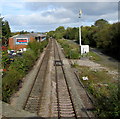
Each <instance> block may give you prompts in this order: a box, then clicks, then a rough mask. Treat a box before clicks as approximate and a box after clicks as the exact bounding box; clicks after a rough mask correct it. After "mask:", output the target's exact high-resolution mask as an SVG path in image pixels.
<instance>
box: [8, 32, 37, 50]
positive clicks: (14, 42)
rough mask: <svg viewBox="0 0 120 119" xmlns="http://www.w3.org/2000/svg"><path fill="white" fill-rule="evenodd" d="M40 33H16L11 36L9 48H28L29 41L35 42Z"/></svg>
mask: <svg viewBox="0 0 120 119" xmlns="http://www.w3.org/2000/svg"><path fill="white" fill-rule="evenodd" d="M37 35H38V34H32V33H31V34H21V35H15V36H13V37H10V38H9V48H10V49H12V50H19V49H22V48H26V47H27V45H28V42H33V41H35V40H36V38H37V39H38V36H37Z"/></svg>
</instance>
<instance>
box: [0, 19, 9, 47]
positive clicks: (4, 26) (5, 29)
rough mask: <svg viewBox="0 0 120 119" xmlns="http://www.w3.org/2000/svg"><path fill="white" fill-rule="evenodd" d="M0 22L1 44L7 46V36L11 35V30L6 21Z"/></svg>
mask: <svg viewBox="0 0 120 119" xmlns="http://www.w3.org/2000/svg"><path fill="white" fill-rule="evenodd" d="M1 22H2V45H5V46H8V38H9V37H10V36H11V30H10V26H9V23H8V21H3V19H1Z"/></svg>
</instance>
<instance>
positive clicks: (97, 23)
mask: <svg viewBox="0 0 120 119" xmlns="http://www.w3.org/2000/svg"><path fill="white" fill-rule="evenodd" d="M106 24H108V21H106V20H104V19H99V20H97V21H96V22H95V23H94V25H95V26H97V27H103V26H104V25H106Z"/></svg>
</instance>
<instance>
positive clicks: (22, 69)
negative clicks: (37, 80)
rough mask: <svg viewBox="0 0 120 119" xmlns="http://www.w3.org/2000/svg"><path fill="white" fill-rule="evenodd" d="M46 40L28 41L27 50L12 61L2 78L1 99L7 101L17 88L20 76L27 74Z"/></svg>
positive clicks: (20, 79)
mask: <svg viewBox="0 0 120 119" xmlns="http://www.w3.org/2000/svg"><path fill="white" fill-rule="evenodd" d="M47 43H48V41H43V42H41V43H38V42H31V43H29V46H28V47H29V50H27V51H26V52H24V53H23V56H22V57H16V58H15V60H14V62H12V63H11V64H10V66H9V68H8V71H7V72H6V74H5V76H4V77H3V79H2V82H3V83H2V90H3V92H2V95H3V101H5V102H9V99H10V96H11V95H12V94H13V93H14V92H15V91H16V90H18V89H19V84H20V82H22V78H23V77H24V76H25V75H26V74H27V72H28V71H29V70H30V68H31V67H32V66H33V65H34V62H35V61H36V59H37V58H38V56H39V54H40V52H42V51H43V48H44V47H46V46H47Z"/></svg>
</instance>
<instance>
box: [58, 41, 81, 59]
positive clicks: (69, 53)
mask: <svg viewBox="0 0 120 119" xmlns="http://www.w3.org/2000/svg"><path fill="white" fill-rule="evenodd" d="M58 42H59V43H60V45H61V46H62V48H63V49H64V54H65V56H66V58H69V59H79V58H80V53H79V47H78V45H75V44H73V43H71V42H69V41H67V40H62V39H59V40H58Z"/></svg>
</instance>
